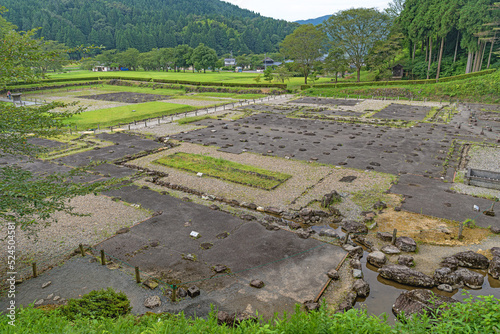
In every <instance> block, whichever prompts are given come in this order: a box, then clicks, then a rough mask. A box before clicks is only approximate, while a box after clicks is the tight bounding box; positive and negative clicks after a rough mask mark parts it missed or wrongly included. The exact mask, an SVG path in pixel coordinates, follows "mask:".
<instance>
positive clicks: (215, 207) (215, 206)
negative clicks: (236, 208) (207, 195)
mask: <svg viewBox="0 0 500 334" xmlns="http://www.w3.org/2000/svg"><path fill="white" fill-rule="evenodd" d="M209 208H210V210H220V208H219V207H218V206H217V205H215V204H212V205H210V206H209Z"/></svg>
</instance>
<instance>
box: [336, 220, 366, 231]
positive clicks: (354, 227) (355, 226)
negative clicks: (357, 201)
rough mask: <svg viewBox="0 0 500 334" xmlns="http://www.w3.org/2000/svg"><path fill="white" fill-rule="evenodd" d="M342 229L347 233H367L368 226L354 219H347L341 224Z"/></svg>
mask: <svg viewBox="0 0 500 334" xmlns="http://www.w3.org/2000/svg"><path fill="white" fill-rule="evenodd" d="M342 229H343V230H344V231H346V232H349V233H357V234H366V233H368V227H366V225H365V224H363V223H360V222H357V221H354V220H347V221H345V222H344V223H343V224H342Z"/></svg>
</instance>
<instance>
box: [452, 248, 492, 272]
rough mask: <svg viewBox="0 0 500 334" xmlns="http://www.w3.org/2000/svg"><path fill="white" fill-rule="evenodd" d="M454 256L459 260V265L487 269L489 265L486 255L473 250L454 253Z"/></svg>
mask: <svg viewBox="0 0 500 334" xmlns="http://www.w3.org/2000/svg"><path fill="white" fill-rule="evenodd" d="M453 257H454V258H456V259H457V260H458V265H459V266H461V267H467V268H473V269H487V268H488V265H489V261H488V258H487V257H486V256H484V255H482V254H478V253H474V252H473V251H465V252H460V253H457V254H455V255H453Z"/></svg>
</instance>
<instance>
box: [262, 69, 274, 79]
mask: <svg viewBox="0 0 500 334" xmlns="http://www.w3.org/2000/svg"><path fill="white" fill-rule="evenodd" d="M273 77H274V75H273V69H272V68H271V67H268V68H266V70H265V71H264V80H266V81H267V82H271V81H273Z"/></svg>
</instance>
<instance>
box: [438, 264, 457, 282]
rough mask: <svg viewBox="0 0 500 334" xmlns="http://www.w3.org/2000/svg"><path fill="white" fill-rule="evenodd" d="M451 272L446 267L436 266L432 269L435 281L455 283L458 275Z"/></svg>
mask: <svg viewBox="0 0 500 334" xmlns="http://www.w3.org/2000/svg"><path fill="white" fill-rule="evenodd" d="M452 272H453V271H452V270H451V269H450V268H448V267H442V268H438V269H436V270H435V271H434V280H435V281H436V282H437V283H442V284H449V285H455V284H457V283H458V282H459V277H458V276H457V275H452Z"/></svg>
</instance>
